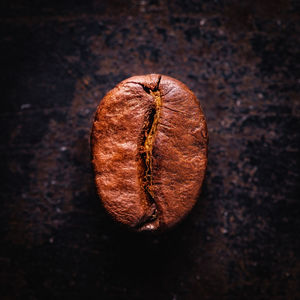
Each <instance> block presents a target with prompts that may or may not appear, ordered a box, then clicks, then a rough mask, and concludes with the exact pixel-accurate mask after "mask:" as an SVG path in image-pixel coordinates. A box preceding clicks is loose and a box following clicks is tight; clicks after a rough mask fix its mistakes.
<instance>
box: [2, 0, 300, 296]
mask: <svg viewBox="0 0 300 300" xmlns="http://www.w3.org/2000/svg"><path fill="white" fill-rule="evenodd" d="M298 3H299V2H298V1H285V0H278V1H263V0H252V1H250V0H247V1H237V0H236V1H220V0H215V1H180V0H174V1H158V0H156V1H155V0H152V1H150V0H149V1H148V0H141V1H118V0H110V1H96V0H95V1H52V2H50V1H48V3H47V2H45V1H44V2H43V1H42V2H41V3H40V2H38V1H27V2H26V1H23V0H14V1H8V0H7V1H1V4H0V31H1V35H0V47H1V48H0V49H1V50H0V51H1V56H0V65H1V75H0V76H1V78H0V79H1V113H0V122H1V134H0V139H1V143H0V155H1V160H0V164H1V183H0V185H1V202H0V205H1V207H0V220H1V245H0V283H1V289H0V291H1V299H62V298H64V299H69V298H70V299H71V298H72V299H170V300H180V299H192V300H194V299H213V300H215V299H216V300H218V299H251V300H252V299H253V300H255V299H282V300H283V299H284V300H285V299H300V293H299V286H300V280H299V278H300V260H299V256H300V246H299V225H300V222H299V219H300V210H299V184H300V180H299V157H300V155H299V136H300V133H299V131H300V126H299V125H300V124H299V123H300V122H299V120H300V110H299V79H298V78H299V72H298V74H297V63H299V60H297V55H298V54H299V36H300V34H299V32H300V31H299V20H300V18H299V14H298V12H297V9H299V4H298ZM297 6H298V7H297ZM298 11H299V10H298ZM146 73H162V74H166V75H170V76H173V77H175V78H177V79H179V80H181V81H183V82H184V83H186V84H187V85H188V86H189V87H190V88H191V89H192V90H193V91H194V92H195V94H196V95H197V97H198V99H199V100H200V101H201V104H202V107H203V110H204V111H205V114H206V117H207V123H208V130H209V137H210V145H209V162H208V170H207V176H206V180H205V183H204V187H203V192H202V194H201V196H200V197H199V200H198V203H197V205H196V207H195V208H194V210H193V211H192V213H191V214H190V215H189V216H188V218H187V219H186V220H185V221H184V222H183V223H182V224H180V226H178V227H177V228H175V229H174V230H173V231H170V232H168V233H165V234H162V235H157V236H148V235H137V234H133V233H128V232H126V231H125V230H124V229H122V228H120V227H119V226H117V225H115V224H114V223H113V222H112V220H111V219H110V217H108V216H107V215H106V213H105V212H104V210H103V208H102V207H101V205H100V201H99V199H98V198H97V196H96V192H95V188H94V184H93V175H92V170H91V165H90V152H89V151H90V150H89V134H90V127H91V123H92V119H93V114H94V112H95V109H96V107H97V105H98V103H99V101H100V99H101V98H102V97H103V96H104V95H105V93H106V92H107V91H109V90H110V89H111V88H112V87H114V86H115V85H116V84H117V83H118V82H120V81H121V80H123V79H125V78H127V77H129V76H132V75H137V74H146Z"/></svg>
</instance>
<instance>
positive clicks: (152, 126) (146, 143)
mask: <svg viewBox="0 0 300 300" xmlns="http://www.w3.org/2000/svg"><path fill="white" fill-rule="evenodd" d="M160 80H161V76H160V77H159V79H158V81H157V84H156V86H155V87H154V88H149V87H147V86H145V85H144V84H140V85H141V86H142V87H143V89H144V91H145V92H146V93H147V94H149V95H151V96H152V97H153V100H154V101H153V105H152V106H151V109H150V112H149V113H148V114H147V116H146V120H145V123H144V126H143V130H142V143H141V147H140V149H141V150H140V158H141V165H142V174H141V188H142V189H143V192H144V193H145V195H146V199H147V206H148V209H147V210H146V212H145V215H144V216H143V217H142V218H141V220H140V221H139V222H138V224H137V225H136V229H137V230H141V231H142V230H147V229H148V230H151V229H153V228H154V227H156V226H159V210H158V207H157V204H156V202H155V196H154V192H153V175H152V165H153V156H152V152H153V145H154V141H155V136H156V132H157V126H158V123H159V119H160V115H161V108H162V97H161V92H160V89H159V84H160ZM154 223H156V224H154Z"/></svg>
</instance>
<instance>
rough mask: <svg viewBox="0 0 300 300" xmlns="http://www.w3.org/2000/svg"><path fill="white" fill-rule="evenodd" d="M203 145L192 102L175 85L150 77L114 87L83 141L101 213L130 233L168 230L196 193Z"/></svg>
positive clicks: (199, 115)
mask: <svg viewBox="0 0 300 300" xmlns="http://www.w3.org/2000/svg"><path fill="white" fill-rule="evenodd" d="M207 141H208V137H207V128H206V122H205V118H204V115H203V112H202V110H201V108H200V105H199V102H198V100H197V99H196V97H195V95H194V94H193V93H192V91H190V90H189V89H188V88H187V87H186V86H185V85H184V84H183V83H181V82H180V81H178V80H176V79H174V78H171V77H168V76H164V75H158V74H150V75H144V76H134V77H131V78H128V79H126V80H124V81H122V82H121V83H119V84H118V85H117V86H116V87H115V88H114V89H113V90H111V91H110V92H108V93H107V95H106V96H105V97H104V98H103V99H102V101H101V103H100V105H99V106H98V109H97V112H96V116H95V121H94V124H93V129H92V134H91V146H92V163H93V167H94V171H95V182H96V186H97V191H98V194H99V196H100V198H101V200H102V203H103V205H104V207H105V208H106V210H107V211H108V212H109V214H110V215H112V217H113V218H114V219H115V220H117V221H118V222H121V223H123V224H125V225H127V226H129V227H130V228H132V229H134V230H137V231H160V230H165V229H168V228H170V227H172V226H173V225H175V224H176V223H178V222H179V221H180V220H182V218H183V217H184V216H186V214H187V213H188V212H189V211H190V210H191V208H192V207H193V206H194V204H195V202H196V200H197V197H198V195H199V193H200V190H201V186H202V182H203V178H204V175H205V170H206V164H207Z"/></svg>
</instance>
